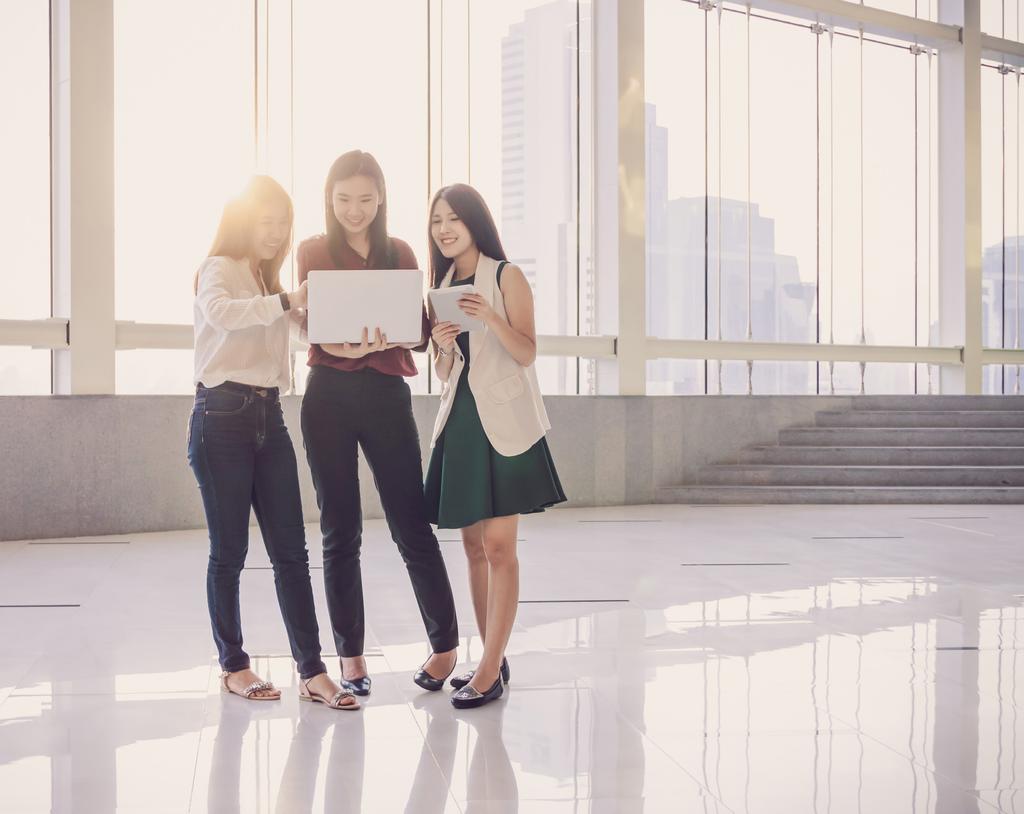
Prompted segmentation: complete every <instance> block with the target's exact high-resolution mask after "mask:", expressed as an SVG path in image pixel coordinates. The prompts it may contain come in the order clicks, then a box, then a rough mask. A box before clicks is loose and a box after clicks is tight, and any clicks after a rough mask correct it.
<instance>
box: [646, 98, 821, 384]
mask: <svg viewBox="0 0 1024 814" xmlns="http://www.w3.org/2000/svg"><path fill="white" fill-rule="evenodd" d="M646 120H647V326H648V333H649V334H650V335H651V336H657V337H663V338H668V339H703V338H705V320H707V338H709V339H715V338H717V337H718V336H719V333H718V315H719V307H718V302H717V298H718V291H719V286H718V276H719V274H721V299H722V302H721V309H720V312H721V338H722V339H732V340H744V339H746V338H747V328H748V324H747V314H748V308H747V298H748V285H749V288H750V290H749V298H750V304H751V307H750V311H749V312H750V316H751V322H750V328H751V335H752V338H753V339H754V340H759V341H763V342H808V341H810V342H813V341H814V335H815V331H814V285H813V283H810V282H805V281H803V280H801V279H800V274H799V270H798V268H797V261H796V258H795V257H791V256H789V255H783V254H779V253H777V252H776V250H775V222H774V220H773V219H771V218H768V217H765V216H763V215H762V214H761V211H760V206H759V205H758V204H756V203H754V204H752V205H751V207H750V211H749V217H750V242H751V243H750V245H751V251H750V261H749V275H748V259H747V217H748V209H747V202H746V201H737V200H730V199H722V200H721V201H719V200H718V199H717V198H709V199H707V202H706V204H705V198H703V197H682V198H674V199H672V200H669V197H668V131H667V129H666V128H664V127H662V126H660V125H659V124H658V123H657V112H656V110H655V107H654V105H647V114H646ZM719 218H720V219H721V262H719V238H718V229H719V227H718V222H719ZM705 255H706V260H705ZM705 283H706V284H705ZM703 368H704V365H703V363H701V362H696V361H685V360H657V361H655V362H653V363H651V365H650V366H649V369H648V383H649V385H650V391H651V392H655V393H696V392H704V386H703ZM813 372H814V367H813V365H812V364H789V365H786V364H780V363H777V362H758V363H757V364H755V365H754V371H753V378H754V390H755V392H762V393H770V392H781V393H803V392H813V387H814V384H813ZM746 380H747V371H746V365H745V364H744V363H742V362H735V363H726V365H725V368H724V369H723V389H724V390H725V391H726V392H746ZM716 388H717V377H716V380H715V381H714V382H712V386H710V387H709V389H708V392H716Z"/></svg>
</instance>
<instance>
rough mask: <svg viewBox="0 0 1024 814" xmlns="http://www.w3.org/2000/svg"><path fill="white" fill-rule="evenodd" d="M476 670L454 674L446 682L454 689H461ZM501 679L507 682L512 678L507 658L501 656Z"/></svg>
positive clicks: (471, 678) (470, 679)
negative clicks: (453, 676)
mask: <svg viewBox="0 0 1024 814" xmlns="http://www.w3.org/2000/svg"><path fill="white" fill-rule="evenodd" d="M475 673H476V670H470V671H469V672H468V673H463V674H462V675H460V676H455V678H453V679H452V680H451V681H449V682H448V683H449V684H451V685H452V686H453V687H454V688H455V689H457V690H461V689H462V688H463V687H465V686H466V685H467V684H468V683H469V682H470V681H472V680H473V675H474V674H475ZM501 680H502V681H504V682H505V683H506V684H508V683H509V682H510V681H511V680H512V671H511V670H510V669H509V667H508V659H506V658H502V660H501Z"/></svg>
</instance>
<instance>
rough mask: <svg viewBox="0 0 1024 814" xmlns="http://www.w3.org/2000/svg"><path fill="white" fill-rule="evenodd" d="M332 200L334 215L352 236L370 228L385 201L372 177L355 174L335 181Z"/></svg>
mask: <svg viewBox="0 0 1024 814" xmlns="http://www.w3.org/2000/svg"><path fill="white" fill-rule="evenodd" d="M331 202H332V203H333V205H334V217H336V218H337V219H338V223H340V224H341V226H342V228H343V229H344V230H345V232H346V234H347V235H349V236H350V237H351V236H352V235H359V234H362V233H363V232H365V231H366V230H367V229H369V228H370V224H371V223H373V221H374V219H375V218H376V217H377V210H378V209H380V206H381V204H382V203H384V197H383V195H381V191H380V189H378V188H377V183H376V182H375V181H374V180H373V179H372V178H370V177H369V176H366V175H353V176H352V177H351V178H345V179H344V180H342V181H336V182H335V184H334V192H333V193H332V195H331Z"/></svg>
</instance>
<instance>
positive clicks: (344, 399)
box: [297, 150, 458, 695]
mask: <svg viewBox="0 0 1024 814" xmlns="http://www.w3.org/2000/svg"><path fill="white" fill-rule="evenodd" d="M324 209H325V219H326V223H327V231H326V233H325V234H322V235H318V236H316V237H312V238H309V239H308V240H305V241H303V242H302V244H301V245H300V246H299V249H298V257H297V262H298V270H299V280H300V281H304V280H305V279H306V278H307V276H308V274H309V272H311V271H325V270H363V269H415V268H418V266H417V263H416V257H415V256H414V255H413V252H412V249H410V248H409V246H408V245H407V244H406V243H404V242H403V241H401V240H398V239H397V238H393V237H391V236H389V235H388V229H387V194H386V189H385V184H384V173H383V172H382V171H381V168H380V165H379V164H378V163H377V161H376V160H375V159H374V157H373V156H372V155H370V154H369V153H364V152H362V151H360V150H353V151H352V152H348V153H345V154H344V155H342V156H341V157H340V158H338V160H337V161H335V162H334V164H333V166H332V167H331V169H330V172H329V173H328V175H327V182H326V184H325V186H324ZM423 320H424V328H423V331H424V332H423V340H422V342H420V343H413V344H412V345H395V344H389V343H388V341H387V337H386V336H383V335H381V333H380V331H379V330H377V329H376V328H375V326H368V328H369V329H370V330H372V334H371V333H370V331H364V333H363V341H362V343H360V344H326V345H316V344H314V345H311V346H310V349H309V366H310V368H311V369H310V374H309V380H308V382H307V384H306V394H305V396H304V397H303V399H302V433H303V436H304V439H305V447H306V457H307V459H308V460H309V467H310V470H311V471H312V475H313V485H314V486H315V488H316V496H317V503H318V505H319V506H320V528H321V531H322V532H323V538H324V585H325V587H326V590H327V607H328V610H329V612H330V616H331V627H332V629H333V632H334V640H335V643H336V645H337V647H338V655H339V656H340V657H341V666H342V686H343V687H344V688H346V689H348V690H351V691H352V692H354V693H356V694H357V695H368V694H369V693H370V684H371V681H370V677H369V675H368V673H367V669H366V661H365V659H364V658H363V643H364V636H365V622H364V611H363V587H362V577H361V574H360V566H359V552H360V547H361V544H362V512H361V509H360V499H359V480H358V468H357V464H358V452H357V450H358V448H359V447H361V448H362V450H363V454H364V455H365V456H366V461H367V463H368V464H369V466H370V469H371V471H372V472H373V478H374V482H375V483H376V486H377V491H378V492H379V493H380V499H381V505H382V506H383V508H384V514H385V516H386V517H387V521H388V527H389V529H390V530H391V536H392V538H393V539H394V541H395V543H396V544H397V545H398V549H399V551H400V552H401V555H402V559H403V560H404V561H405V565H406V568H407V570H408V572H409V579H410V580H411V581H412V587H413V591H414V593H415V594H416V600H417V603H418V604H419V608H420V615H421V616H422V619H423V624H424V626H425V627H426V630H427V636H428V638H429V640H430V645H431V648H432V651H433V652H432V654H431V656H430V658H429V659H427V661H426V663H424V664H423V666H422V667H421V668H420V670H419V671H418V672H417V673H416V675H415V676H414V677H413V680H414V681H415V682H416V683H417V684H418V685H419V686H421V687H423V688H424V689H428V690H440V689H441V687H442V686H443V685H444V681H445V679H446V678H447V677H448V676H449V675H450V674H451V672H452V670H453V669H454V668H455V662H456V652H455V649H456V647H457V646H458V625H457V623H456V618H455V600H454V599H453V598H452V590H451V585H450V584H449V582H448V572H447V570H446V569H445V565H444V560H443V559H442V557H441V549H440V546H439V545H438V543H437V537H435V536H434V533H433V531H432V530H431V528H430V524H429V522H428V520H427V511H426V506H425V504H424V500H423V480H422V478H423V462H422V458H421V457H420V442H419V434H418V432H417V429H416V422H415V420H414V418H413V412H412V399H411V396H410V391H409V385H408V384H407V383H406V382H405V377H407V376H415V375H416V365H415V364H414V362H413V358H412V354H411V353H410V350H424V349H426V346H427V341H428V340H427V332H428V331H429V327H430V326H429V322H427V319H426V315H425V314H424V317H423Z"/></svg>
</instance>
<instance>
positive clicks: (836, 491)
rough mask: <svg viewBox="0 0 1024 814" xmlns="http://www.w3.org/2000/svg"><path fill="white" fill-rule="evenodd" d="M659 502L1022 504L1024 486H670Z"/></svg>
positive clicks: (725, 503)
mask: <svg viewBox="0 0 1024 814" xmlns="http://www.w3.org/2000/svg"><path fill="white" fill-rule="evenodd" d="M655 500H656V501H657V502H658V503H682V504H694V503H701V504H722V505H727V504H736V503H745V504H762V503H784V504H786V503H791V504H795V503H837V504H850V503H912V504H937V503H942V504H979V503H1011V504H1019V503H1024V487H1014V486H1006V487H989V486H978V487H969V486H968V487H964V486H950V487H943V486H925V487H918V486H909V487H908V486H844V487H838V486H669V487H663V488H661V489H659V490H658V492H657V494H656V496H655Z"/></svg>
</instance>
